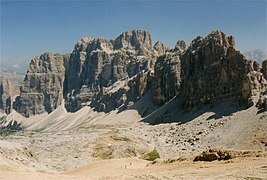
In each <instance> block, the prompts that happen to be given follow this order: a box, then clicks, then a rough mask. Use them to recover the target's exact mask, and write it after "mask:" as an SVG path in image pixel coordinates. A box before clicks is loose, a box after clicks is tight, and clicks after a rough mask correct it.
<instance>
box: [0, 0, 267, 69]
mask: <svg viewBox="0 0 267 180" xmlns="http://www.w3.org/2000/svg"><path fill="white" fill-rule="evenodd" d="M266 4H267V3H266V0H263V1H257V0H254V1H219V0H217V1H178V0H177V1H100V2H99V1H67V0H65V1H63V0H62V1H48V0H47V1H10V0H9V1H5V0H1V65H2V66H5V67H11V66H14V67H15V68H16V67H17V68H18V69H19V68H20V67H21V66H23V67H27V66H28V63H29V62H30V60H31V59H32V57H33V56H37V55H38V56H39V55H40V54H41V53H43V52H45V51H51V52H59V53H68V52H71V51H72V49H73V46H74V44H75V43H76V42H77V41H78V40H79V39H81V38H82V37H84V36H90V37H95V38H97V37H105V38H115V37H117V36H118V35H119V34H120V33H122V32H124V31H128V30H133V29H146V30H149V31H150V32H151V35H152V39H153V42H154V43H155V42H156V41H158V40H160V41H161V42H163V43H164V44H166V45H167V46H169V47H174V45H175V43H176V42H177V40H179V39H183V40H185V41H186V42H187V43H190V42H191V41H192V40H193V39H194V38H195V37H196V36H197V35H200V36H206V35H208V34H209V33H210V32H211V31H212V30H215V29H219V30H222V31H223V32H225V33H226V34H228V35H233V36H235V37H236V46H237V49H238V50H241V51H242V52H244V51H251V50H254V49H262V50H264V51H265V53H267V52H266V51H267V45H266V41H267V27H266V13H267V11H266V8H267V7H266V6H267V5H266Z"/></svg>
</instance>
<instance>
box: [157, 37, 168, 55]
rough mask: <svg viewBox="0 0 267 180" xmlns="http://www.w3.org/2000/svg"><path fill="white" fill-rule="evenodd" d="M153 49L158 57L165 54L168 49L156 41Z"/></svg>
mask: <svg viewBox="0 0 267 180" xmlns="http://www.w3.org/2000/svg"><path fill="white" fill-rule="evenodd" d="M154 49H155V50H156V51H157V53H158V56H162V55H164V54H165V53H166V51H167V50H168V48H167V47H166V46H164V44H162V42H160V41H157V42H156V43H155V45H154Z"/></svg>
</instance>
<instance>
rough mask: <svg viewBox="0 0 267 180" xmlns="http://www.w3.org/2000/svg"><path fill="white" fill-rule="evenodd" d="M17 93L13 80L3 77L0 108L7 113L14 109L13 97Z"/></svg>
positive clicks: (0, 88) (0, 86)
mask: <svg viewBox="0 0 267 180" xmlns="http://www.w3.org/2000/svg"><path fill="white" fill-rule="evenodd" d="M15 94H16V90H15V87H14V84H13V82H12V81H10V80H8V79H3V80H2V81H1V82H0V109H2V110H4V112H5V113H6V114H9V113H10V112H11V111H12V109H13V108H12V97H13V96H14V95H15Z"/></svg>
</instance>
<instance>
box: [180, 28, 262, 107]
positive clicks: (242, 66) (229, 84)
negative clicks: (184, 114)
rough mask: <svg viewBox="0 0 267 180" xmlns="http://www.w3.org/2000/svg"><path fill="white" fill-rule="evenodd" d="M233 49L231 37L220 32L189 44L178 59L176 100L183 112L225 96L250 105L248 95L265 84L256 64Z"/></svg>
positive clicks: (254, 94) (259, 89) (254, 92)
mask: <svg viewBox="0 0 267 180" xmlns="http://www.w3.org/2000/svg"><path fill="white" fill-rule="evenodd" d="M234 47H235V40H234V38H233V37H232V36H226V35H225V34H224V33H223V32H220V31H214V32H212V33H211V34H209V35H208V36H207V37H206V38H201V37H197V38H196V39H194V40H193V41H192V43H191V45H190V47H189V48H188V50H187V51H186V52H185V53H184V54H183V55H182V56H181V79H182V82H181V88H180V89H181V92H180V97H179V100H180V101H181V105H182V108H183V109H186V110H190V109H192V108H193V107H195V106H199V105H202V104H205V103H210V102H214V101H216V100H218V99H220V98H225V97H235V98H237V99H238V100H239V102H240V104H241V105H252V103H253V102H252V100H251V99H250V98H251V96H256V95H257V93H259V92H260V91H262V90H263V89H264V88H265V87H266V82H265V80H264V79H263V76H262V74H261V73H260V68H259V66H258V65H257V63H256V62H252V61H248V60H246V59H245V57H244V56H243V55H242V54H241V53H239V52H238V51H236V50H235V49H234Z"/></svg>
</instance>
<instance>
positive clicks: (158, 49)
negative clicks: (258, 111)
mask: <svg viewBox="0 0 267 180" xmlns="http://www.w3.org/2000/svg"><path fill="white" fill-rule="evenodd" d="M265 62H266V61H265ZM265 62H264V63H263V67H262V69H261V68H260V66H259V65H258V64H257V63H256V62H253V61H249V60H247V59H246V58H245V57H244V56H243V55H242V54H241V53H240V52H239V51H237V50H236V49H235V39H234V37H232V36H227V35H225V34H224V33H223V32H221V31H213V32H212V33H210V34H209V35H208V36H207V37H205V38H202V37H197V38H195V39H194V40H193V41H192V43H191V44H190V45H189V46H187V45H186V43H185V42H184V41H181V40H180V41H178V42H177V44H176V46H175V48H174V49H169V48H167V47H166V46H164V45H163V44H162V43H161V42H157V43H156V44H155V45H154V46H153V44H152V38H151V35H150V33H149V32H148V31H145V30H134V31H127V32H124V33H122V34H121V35H119V36H118V37H117V38H115V39H114V40H110V39H104V38H89V37H85V38H82V39H81V40H80V41H79V42H78V43H76V45H75V46H74V49H73V51H72V53H71V54H70V55H59V54H52V53H44V54H43V55H41V56H40V57H35V58H33V60H32V61H31V63H30V65H29V69H28V72H27V74H26V76H25V79H24V82H23V84H22V85H21V88H20V96H19V97H18V98H17V99H16V102H15V105H14V106H15V109H16V110H17V111H18V112H20V113H21V114H23V115H25V116H30V115H34V114H39V113H43V112H48V113H50V112H52V111H53V110H54V109H55V108H57V107H58V106H59V105H60V104H61V103H62V102H63V99H64V100H65V101H64V102H65V107H66V109H67V110H68V111H71V112H75V111H77V110H78V109H80V108H82V107H83V106H91V107H92V108H94V109H95V110H97V111H104V112H109V111H111V110H114V109H117V108H119V109H120V110H124V109H127V108H129V107H131V106H132V105H133V104H134V103H135V102H137V101H138V100H139V99H141V98H142V97H143V96H145V95H146V94H147V93H148V92H149V93H150V92H151V97H150V98H151V101H153V102H154V103H155V104H156V105H158V106H161V105H163V104H165V103H166V102H168V101H169V100H171V99H173V98H174V97H175V100H176V101H177V102H178V103H177V104H179V105H180V106H179V107H176V108H178V109H180V110H191V109H192V108H194V107H197V106H202V105H203V104H207V103H215V102H217V101H218V100H220V99H222V98H225V97H230V98H232V99H233V100H236V101H239V103H240V105H241V106H251V105H253V104H256V103H258V104H259V106H263V105H262V104H263V103H265V99H263V98H262V97H263V96H264V92H266V86H267V83H266V80H265V78H266V76H267V74H266V72H267V70H266V69H267V68H266V63H265ZM264 76H265V78H264ZM265 94H266V93H265ZM2 101H3V100H2ZM5 101H6V100H5ZM266 102H267V101H266ZM2 104H3V103H2ZM2 106H3V105H2Z"/></svg>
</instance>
